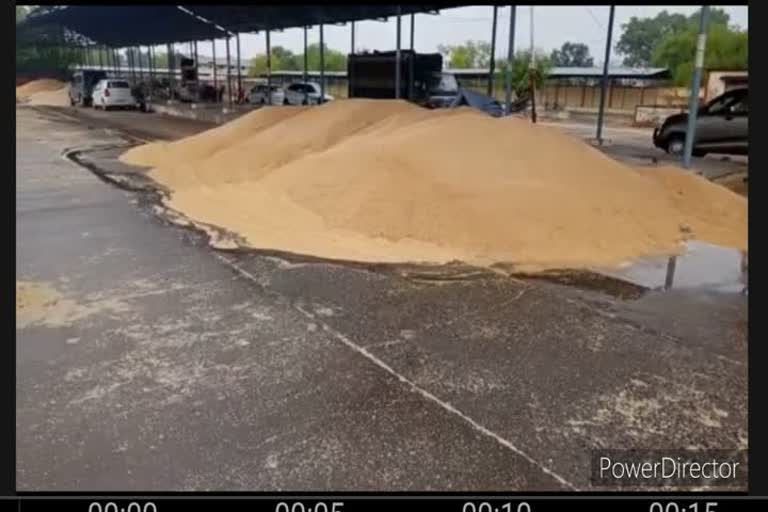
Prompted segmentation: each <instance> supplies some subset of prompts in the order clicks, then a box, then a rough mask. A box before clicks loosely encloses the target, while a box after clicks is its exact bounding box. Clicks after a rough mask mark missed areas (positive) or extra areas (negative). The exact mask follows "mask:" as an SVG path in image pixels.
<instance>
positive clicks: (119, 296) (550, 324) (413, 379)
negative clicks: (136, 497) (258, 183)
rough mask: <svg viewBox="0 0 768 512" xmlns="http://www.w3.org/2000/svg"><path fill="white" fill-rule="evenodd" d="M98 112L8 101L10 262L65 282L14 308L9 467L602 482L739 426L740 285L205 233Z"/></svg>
mask: <svg viewBox="0 0 768 512" xmlns="http://www.w3.org/2000/svg"><path fill="white" fill-rule="evenodd" d="M110 114H112V113H110ZM120 114H122V113H120ZM126 114H128V115H137V116H142V114H135V113H126ZM125 119H128V121H125ZM134 119H137V118H135V117H134V118H129V117H128V116H121V117H120V122H122V123H124V125H123V126H122V127H120V129H126V128H125V126H126V125H127V126H128V128H127V130H128V131H129V132H131V133H133V134H134V135H136V132H135V131H133V128H134V125H133V124H131V123H138V122H137V121H133V120H134ZM145 119H153V122H152V123H147V122H146V121H145V120H142V121H141V123H138V126H136V128H137V129H141V128H142V127H144V130H145V132H144V133H145V135H146V136H147V137H151V136H153V135H154V134H153V133H148V132H149V131H151V130H155V131H156V132H163V131H164V132H166V133H169V134H172V133H173V132H174V129H175V128H174V126H173V124H176V123H177V122H178V121H177V120H174V121H173V122H172V125H170V126H167V125H165V124H163V121H161V120H159V119H157V118H154V117H152V118H147V117H145ZM109 122H110V120H109V119H107V118H98V119H97V121H95V122H94V121H88V122H83V121H82V119H78V120H75V121H67V120H66V119H65V118H62V117H61V116H60V114H59V113H56V112H50V111H46V110H45V109H42V110H41V109H38V110H33V109H29V108H18V109H17V142H16V144H17V148H16V149H17V169H16V172H17V235H16V244H17V249H16V251H17V254H16V256H17V270H16V273H17V280H18V279H24V280H28V281H40V282H46V283H49V284H50V285H51V286H53V287H54V288H56V289H57V290H58V291H59V292H60V293H61V294H62V295H63V297H64V298H65V299H64V300H62V301H61V304H59V305H58V306H57V307H60V308H59V310H57V313H58V314H57V315H50V316H49V317H46V318H43V319H42V320H40V321H38V322H35V323H32V324H30V325H26V326H20V327H19V328H18V329H17V341H16V343H17V426H18V428H17V480H18V488H19V490H80V491H88V490H91V491H96V490H132V491H140V490H146V491H152V490H339V491H342V490H370V491H384V490H485V491H494V490H495V491H505V490H506V491H514V490H527V491H535V490H562V489H589V486H590V482H589V475H590V468H589V458H590V455H591V451H592V450H594V449H598V448H661V449H682V448H691V447H698V448H705V447H706V448H723V449H733V448H745V447H746V445H747V412H746V410H747V408H746V396H747V381H746V379H747V356H746V344H747V341H746V340H747V336H746V322H747V314H746V306H747V297H746V296H744V295H742V294H740V293H733V292H731V291H730V289H728V288H727V287H726V288H725V289H723V288H722V287H720V288H718V287H716V286H715V287H709V286H703V287H694V288H689V287H682V288H679V289H673V290H671V291H667V292H663V291H644V289H643V288H641V287H639V286H633V285H631V284H622V283H621V282H618V281H605V280H603V281H601V280H599V279H598V280H596V281H595V283H597V284H596V285H592V286H589V287H586V286H582V284H583V283H584V282H585V280H584V279H583V278H581V277H578V276H577V277H573V278H567V277H566V276H560V277H559V278H558V279H555V278H548V279H525V278H520V277H515V276H506V275H502V274H498V273H492V272H487V271H472V270H471V269H460V271H459V270H457V269H448V268H437V269H419V268H412V269H407V268H400V269H398V268H392V267H388V268H376V267H371V266H352V265H341V264H335V263H330V262H320V261H313V260H311V259H308V258H299V257H292V256H289V255H281V254H265V253H256V252H253V251H249V252H242V251H216V250H213V249H211V248H210V247H209V246H208V244H207V241H206V238H205V236H204V235H202V234H201V233H200V232H198V231H196V230H192V229H189V228H187V227H184V226H179V225H176V224H174V223H173V222H171V221H169V220H168V218H167V217H166V216H165V215H158V214H157V213H156V212H157V209H156V208H154V207H155V206H156V205H155V201H156V196H155V194H153V193H150V192H146V191H144V192H142V191H134V190H128V189H132V188H136V185H137V184H139V185H140V186H139V188H142V187H141V185H142V184H143V183H144V182H142V181H137V180H136V178H135V176H130V175H131V174H132V173H133V174H136V172H137V170H136V169H131V168H128V167H127V166H122V165H121V164H119V163H116V162H115V160H114V156H115V154H116V153H117V152H118V151H119V150H116V149H114V147H113V146H115V145H123V144H126V143H127V141H126V140H125V139H124V138H122V137H120V136H118V134H117V133H115V132H112V133H110V132H107V131H105V130H104V128H105V127H106V126H105V125H109ZM98 123H103V124H102V125H99V126H96V124H98ZM89 124H90V125H91V126H92V128H91V129H88V125H89ZM149 125H151V126H149ZM194 128H198V129H199V127H190V126H187V127H186V128H185V129H184V130H189V131H190V132H191V131H193V130H194ZM113 129H114V126H113ZM185 133H186V132H185ZM88 146H95V147H101V148H102V149H101V150H100V151H95V152H92V151H83V152H82V153H79V154H78V155H77V157H78V158H79V159H80V160H81V162H82V163H84V164H86V165H92V166H95V167H98V168H99V169H102V170H104V169H106V170H107V171H108V172H107V173H106V174H102V175H101V177H102V180H99V179H98V177H97V176H96V175H95V174H94V173H93V172H91V171H89V170H88V169H87V168H86V167H83V166H82V165H77V164H75V163H74V162H72V161H71V160H68V159H65V158H63V157H62V153H64V152H66V150H67V149H72V148H80V149H81V150H83V149H85V148H86V147H88ZM70 156H72V155H70ZM138 172H140V171H138ZM116 176H125V177H126V178H125V180H122V181H121V179H120V178H116ZM104 181H107V183H105V182H104ZM114 185H119V186H114ZM120 186H122V187H123V188H120ZM683 267H684V266H683V265H682V264H681V265H680V266H679V269H680V271H681V272H682V269H683ZM65 306H66V308H67V309H65V310H62V309H61V308H63V307H65ZM62 311H63V313H62Z"/></svg>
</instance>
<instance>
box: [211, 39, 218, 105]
mask: <svg viewBox="0 0 768 512" xmlns="http://www.w3.org/2000/svg"><path fill="white" fill-rule="evenodd" d="M211 49H212V50H213V89H214V91H215V93H214V103H218V102H219V82H218V75H217V72H216V40H215V39H211Z"/></svg>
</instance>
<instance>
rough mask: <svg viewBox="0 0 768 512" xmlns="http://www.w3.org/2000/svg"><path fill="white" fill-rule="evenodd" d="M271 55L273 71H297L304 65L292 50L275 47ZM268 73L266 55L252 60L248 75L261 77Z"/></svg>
mask: <svg viewBox="0 0 768 512" xmlns="http://www.w3.org/2000/svg"><path fill="white" fill-rule="evenodd" d="M271 53H272V69H273V70H284V71H295V70H298V69H301V66H302V65H303V60H302V61H301V62H300V60H299V56H298V55H295V54H294V53H293V52H292V51H291V50H288V49H287V48H284V47H282V46H275V47H273V48H272V52H271ZM302 59H303V57H302ZM266 72H267V55H266V54H263V53H262V54H259V55H257V56H256V57H254V58H252V59H251V62H250V64H249V65H248V74H249V75H250V76H259V75H263V74H264V73H266Z"/></svg>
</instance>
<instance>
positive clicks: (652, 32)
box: [616, 9, 730, 67]
mask: <svg viewBox="0 0 768 512" xmlns="http://www.w3.org/2000/svg"><path fill="white" fill-rule="evenodd" d="M699 15H700V11H696V12H695V13H693V14H692V15H691V16H688V17H686V16H685V15H684V14H670V13H669V12H667V11H666V10H664V11H661V12H660V13H658V14H657V15H656V16H654V17H653V18H637V17H635V16H633V17H632V18H630V20H629V22H627V23H624V24H622V25H621V28H622V34H621V37H620V38H619V41H618V42H617V43H616V51H617V52H618V53H619V54H620V55H623V56H624V65H625V66H632V67H635V66H650V65H651V61H652V59H653V56H654V52H655V50H656V48H657V46H659V45H660V43H661V42H662V41H663V40H664V39H665V38H666V37H667V36H672V35H674V34H678V33H680V32H681V31H685V30H687V29H689V28H691V27H697V26H698V21H699ZM729 21H730V16H729V15H728V13H727V12H725V11H724V10H722V9H710V13H709V25H710V26H715V25H724V26H727V25H728V23H729Z"/></svg>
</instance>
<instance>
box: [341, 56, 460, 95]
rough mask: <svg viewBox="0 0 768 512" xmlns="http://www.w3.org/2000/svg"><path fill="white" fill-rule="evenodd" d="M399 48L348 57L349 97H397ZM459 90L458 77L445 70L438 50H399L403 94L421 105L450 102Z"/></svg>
mask: <svg viewBox="0 0 768 512" xmlns="http://www.w3.org/2000/svg"><path fill="white" fill-rule="evenodd" d="M396 62H397V54H396V52H393V51H390V52H367V53H358V54H352V55H349V56H348V58H347V78H348V90H347V95H348V97H350V98H379V99H385V98H395V97H396V95H395V71H396ZM458 93H459V86H458V83H457V81H456V77H455V76H454V75H453V74H451V73H446V72H444V71H443V56H442V55H440V54H439V53H422V54H419V53H416V52H413V51H410V50H401V51H400V97H401V98H403V99H407V100H409V101H412V102H414V103H417V104H419V105H422V106H425V107H429V108H437V107H447V106H449V105H450V104H451V103H452V102H453V101H454V99H455V98H456V96H457V95H458Z"/></svg>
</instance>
